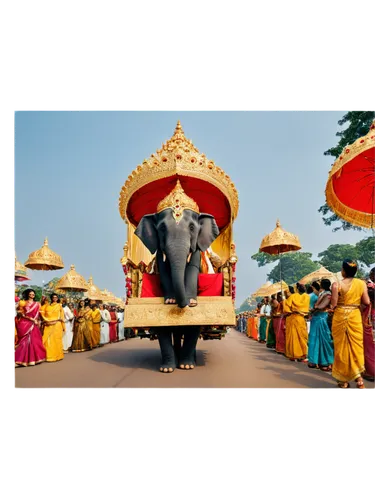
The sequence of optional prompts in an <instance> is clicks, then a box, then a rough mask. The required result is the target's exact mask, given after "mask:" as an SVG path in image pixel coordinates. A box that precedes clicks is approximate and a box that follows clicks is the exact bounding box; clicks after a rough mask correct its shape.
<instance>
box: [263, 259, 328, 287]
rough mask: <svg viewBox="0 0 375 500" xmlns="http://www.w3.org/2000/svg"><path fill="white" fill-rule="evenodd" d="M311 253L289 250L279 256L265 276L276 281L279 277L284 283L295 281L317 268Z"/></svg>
mask: <svg viewBox="0 0 375 500" xmlns="http://www.w3.org/2000/svg"><path fill="white" fill-rule="evenodd" d="M311 257H312V254H311V253H309V252H289V253H286V254H284V255H282V256H281V259H280V260H279V262H278V264H277V265H276V266H275V267H274V268H273V269H272V271H271V272H270V273H269V274H268V275H267V278H268V279H269V280H270V281H272V282H273V283H276V282H278V281H280V262H281V279H282V280H283V281H285V282H286V283H288V284H290V283H296V282H297V281H298V280H300V279H301V278H303V277H304V276H306V274H309V273H312V272H313V271H316V270H317V269H319V265H318V264H317V263H316V262H314V261H313V260H311Z"/></svg>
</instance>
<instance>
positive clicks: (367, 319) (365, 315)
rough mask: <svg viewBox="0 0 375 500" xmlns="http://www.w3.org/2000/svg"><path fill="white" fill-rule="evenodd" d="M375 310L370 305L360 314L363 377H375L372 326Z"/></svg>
mask: <svg viewBox="0 0 375 500" xmlns="http://www.w3.org/2000/svg"><path fill="white" fill-rule="evenodd" d="M374 313H375V310H374V309H373V308H372V306H371V305H369V306H367V307H366V309H365V310H364V311H363V312H362V321H363V350H364V354H365V375H367V376H368V377H371V378H374V377H375V343H374V337H373V324H374V319H375V318H374V316H375V314H374Z"/></svg>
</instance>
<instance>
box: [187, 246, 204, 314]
mask: <svg viewBox="0 0 375 500" xmlns="http://www.w3.org/2000/svg"><path fill="white" fill-rule="evenodd" d="M200 265H201V253H200V251H199V250H197V251H195V252H194V253H193V255H192V256H191V259H190V262H189V264H188V265H187V266H186V271H185V288H186V298H187V300H188V302H189V305H190V307H194V306H196V305H197V295H198V275H199V268H200Z"/></svg>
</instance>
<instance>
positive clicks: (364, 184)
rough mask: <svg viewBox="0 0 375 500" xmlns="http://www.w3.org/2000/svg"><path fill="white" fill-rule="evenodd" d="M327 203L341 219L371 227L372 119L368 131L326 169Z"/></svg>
mask: <svg viewBox="0 0 375 500" xmlns="http://www.w3.org/2000/svg"><path fill="white" fill-rule="evenodd" d="M326 198H327V204H328V205H329V207H330V208H331V210H333V212H335V213H336V214H337V215H338V216H339V217H341V219H344V220H346V221H347V222H350V223H351V224H353V225H355V226H360V227H367V228H374V227H375V224H374V217H375V121H374V122H373V123H372V125H371V127H370V131H369V133H368V134H367V135H365V136H364V137H360V138H359V139H357V140H356V141H355V142H354V143H353V144H350V145H349V146H346V148H345V149H344V150H343V151H342V153H341V155H340V156H339V158H338V159H337V160H336V161H335V163H334V164H333V166H332V169H331V171H330V173H329V178H328V182H327V186H326Z"/></svg>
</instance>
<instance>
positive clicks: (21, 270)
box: [14, 255, 31, 281]
mask: <svg viewBox="0 0 375 500" xmlns="http://www.w3.org/2000/svg"><path fill="white" fill-rule="evenodd" d="M14 279H15V281H28V280H30V279H31V278H29V277H28V275H27V267H25V266H24V265H22V264H21V262H19V261H18V260H17V255H16V256H15V266H14Z"/></svg>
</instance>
